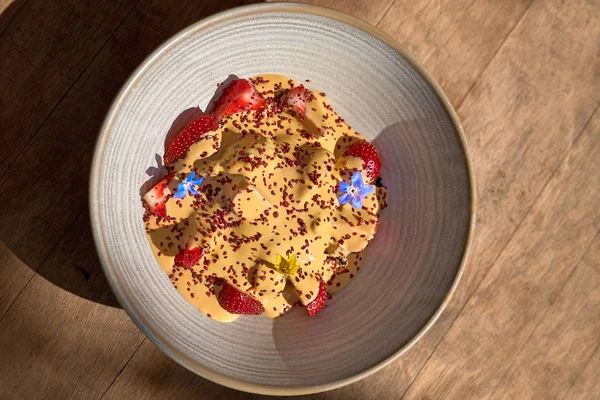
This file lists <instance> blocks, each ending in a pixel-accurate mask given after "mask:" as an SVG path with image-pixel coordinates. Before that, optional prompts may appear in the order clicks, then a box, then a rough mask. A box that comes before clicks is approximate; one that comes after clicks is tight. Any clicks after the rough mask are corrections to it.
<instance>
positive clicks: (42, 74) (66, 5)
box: [0, 0, 138, 177]
mask: <svg viewBox="0 0 600 400" xmlns="http://www.w3.org/2000/svg"><path fill="white" fill-rule="evenodd" d="M137 1H138V0H110V1H102V2H99V3H98V4H97V5H96V6H95V7H90V3H89V2H85V1H78V0H69V1H52V0H51V1H37V0H31V1H28V2H27V3H25V4H23V5H22V9H20V10H19V12H18V13H17V14H16V15H14V18H13V19H12V21H11V24H10V26H8V27H7V28H6V29H5V30H4V31H3V32H2V36H3V38H2V41H0V71H2V74H1V75H0V92H2V93H5V95H2V96H0V126H1V127H2V136H0V148H2V149H4V151H3V157H2V158H0V177H1V176H2V175H4V173H5V172H6V171H7V169H8V167H9V166H10V165H11V164H12V163H13V162H14V160H15V159H16V158H17V156H18V155H19V154H20V153H21V151H22V150H23V148H24V147H25V145H26V144H27V143H28V142H29V140H30V139H31V137H32V136H33V135H34V134H35V132H36V131H37V130H38V129H39V128H40V126H41V125H42V123H43V122H44V120H45V119H46V118H48V115H49V114H50V113H51V112H52V110H53V109H54V107H55V106H56V104H57V103H58V101H59V100H60V99H61V98H62V97H63V96H64V95H65V93H66V92H67V91H68V90H69V88H70V87H71V85H72V84H73V82H75V80H76V79H77V78H78V77H79V75H80V74H81V73H82V72H83V71H84V70H85V69H86V67H87V66H88V64H89V63H90V61H91V60H92V59H93V58H94V57H95V56H96V54H97V53H98V51H99V50H100V49H101V48H102V46H103V45H104V43H105V42H106V40H108V38H109V37H110V36H111V35H112V33H113V32H114V30H115V29H116V28H117V26H119V24H120V23H121V22H122V21H123V18H125V16H126V15H127V14H128V12H129V11H130V10H131V8H132V7H133V5H134V4H135V3H136V2H137ZM17 7H19V4H18V3H15V5H12V6H11V10H13V9H14V10H16V9H17ZM40 15H43V16H44V18H40V17H39V16H40ZM0 27H1V25H0ZM8 93H10V94H11V95H10V97H9V96H6V94H8Z"/></svg>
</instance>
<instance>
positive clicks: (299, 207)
mask: <svg viewBox="0 0 600 400" xmlns="http://www.w3.org/2000/svg"><path fill="white" fill-rule="evenodd" d="M223 86H225V87H224V88H223ZM221 89H222V95H220V97H219V99H218V100H217V101H216V103H215V104H214V105H213V106H212V107H211V108H212V110H211V112H208V113H203V115H201V116H199V117H197V118H196V119H194V120H193V121H192V122H190V123H189V124H188V125H187V126H185V127H184V128H183V129H182V130H181V131H179V132H176V131H175V132H172V135H171V136H172V137H171V138H169V139H167V143H166V149H165V154H164V157H163V160H164V164H165V167H166V168H165V171H164V174H163V176H160V177H158V179H160V180H159V181H158V182H157V183H156V184H155V185H154V186H153V187H152V189H150V190H149V191H148V192H147V193H146V194H145V195H144V196H143V204H144V207H145V208H146V213H145V214H144V221H145V225H146V232H147V233H148V238H149V241H150V245H151V246H152V249H153V252H154V254H155V256H156V259H157V260H158V261H159V263H160V265H161V267H162V268H163V270H164V271H165V272H166V273H167V274H168V276H169V278H170V280H171V282H172V283H173V286H174V287H175V288H176V289H177V290H178V291H179V293H180V294H181V295H182V296H184V298H185V299H186V300H187V301H188V302H190V303H191V304H193V305H194V306H195V307H196V308H198V310H200V311H201V312H202V313H203V314H204V315H206V316H208V317H210V318H213V319H216V320H218V321H222V322H230V321H233V320H235V319H237V317H238V316H239V315H240V314H250V315H252V314H256V315H258V314H262V315H265V316H267V317H271V318H275V317H278V316H281V315H283V314H284V313H286V312H287V311H289V310H290V309H291V308H292V307H293V306H294V305H302V306H304V307H305V308H306V309H307V311H308V313H309V315H311V316H314V315H316V314H317V313H318V312H319V311H320V310H321V309H322V308H323V306H324V304H325V302H326V300H327V297H330V296H331V295H333V294H334V293H336V292H337V291H339V290H340V289H341V288H342V287H344V286H346V285H347V284H348V283H349V282H350V281H351V280H352V278H354V277H355V276H356V273H357V272H358V270H359V269H360V267H361V261H362V260H363V255H362V254H361V252H363V250H365V248H366V247H367V244H368V243H369V241H370V240H371V239H372V238H373V237H374V235H375V232H376V230H377V227H378V225H379V216H378V214H379V212H380V211H381V210H382V209H383V208H384V207H385V205H386V201H387V190H386V188H385V186H383V184H382V179H381V177H380V176H379V174H380V169H381V162H380V160H379V156H378V154H377V150H376V149H375V147H374V146H373V145H372V144H370V143H369V142H368V140H367V139H366V138H365V137H364V136H362V135H360V134H359V133H357V132H355V131H354V130H353V129H352V128H351V127H350V126H349V125H348V124H347V123H346V122H345V120H344V119H343V118H342V117H340V116H339V115H337V114H336V112H335V111H334V109H333V107H332V106H331V105H330V104H329V103H328V101H327V99H326V95H325V93H322V92H316V91H313V90H310V89H308V88H307V87H305V86H304V85H303V84H301V83H300V82H296V81H294V80H292V79H290V78H287V77H285V76H281V75H276V74H270V75H259V76H256V77H253V78H250V79H248V80H246V79H233V80H231V79H230V82H226V83H225V84H224V85H221ZM223 89H224V90H223ZM156 179H157V178H156V177H155V178H153V181H155V180H156ZM363 181H364V182H363ZM145 186H147V185H145Z"/></svg>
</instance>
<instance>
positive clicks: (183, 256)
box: [175, 245, 202, 269]
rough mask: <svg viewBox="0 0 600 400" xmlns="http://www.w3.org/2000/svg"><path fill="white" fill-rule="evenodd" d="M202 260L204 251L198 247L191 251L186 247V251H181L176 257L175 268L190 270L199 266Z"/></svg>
mask: <svg viewBox="0 0 600 400" xmlns="http://www.w3.org/2000/svg"><path fill="white" fill-rule="evenodd" d="M201 258H202V250H200V249H199V248H198V247H194V248H192V249H190V248H189V247H188V246H187V245H186V246H185V249H182V250H180V251H179V253H177V255H176V256H175V266H176V267H184V268H186V269H189V268H192V267H193V266H194V265H196V264H198V262H199V261H200V259H201Z"/></svg>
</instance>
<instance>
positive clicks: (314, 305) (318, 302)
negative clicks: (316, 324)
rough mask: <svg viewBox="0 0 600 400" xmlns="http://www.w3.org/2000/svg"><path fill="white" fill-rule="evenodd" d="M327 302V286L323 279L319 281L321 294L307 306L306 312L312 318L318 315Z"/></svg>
mask: <svg viewBox="0 0 600 400" xmlns="http://www.w3.org/2000/svg"><path fill="white" fill-rule="evenodd" d="M325 300H327V285H326V284H325V282H323V280H322V279H320V280H319V293H318V294H317V297H316V298H315V299H314V300H313V301H311V302H310V303H308V304H307V305H306V311H308V314H309V315H310V316H311V317H314V316H315V315H317V313H318V312H319V311H321V308H323V305H325Z"/></svg>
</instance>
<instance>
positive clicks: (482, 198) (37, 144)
mask: <svg viewBox="0 0 600 400" xmlns="http://www.w3.org/2000/svg"><path fill="white" fill-rule="evenodd" d="M246 2H247V1H246ZM240 3H244V1H240V0H218V1H217V0H206V1H200V0H179V1H165V0H154V1H139V0H104V1H90V0H62V1H57V0H0V12H1V14H0V133H1V135H0V149H1V153H0V154H1V157H0V193H1V196H2V197H1V199H2V200H1V201H0V267H1V268H0V398H2V399H12V398H18V399H20V398H23V399H38V398H40V399H41V398H48V399H66V398H85V399H141V398H152V399H157V398H159V399H163V398H184V399H185V398H203V399H209V398H221V399H250V398H261V396H254V395H250V394H246V393H242V392H237V391H234V390H231V389H227V388H224V387H221V386H219V385H216V384H213V383H211V382H209V381H206V380H204V379H202V378H200V377H198V376H196V375H194V374H192V373H191V372H188V371H187V370H185V369H183V368H182V367H179V366H178V365H177V364H175V363H174V362H173V361H171V360H170V359H169V358H167V357H166V356H165V355H163V354H162V353H161V352H160V351H159V350H157V349H156V348H155V347H154V345H153V344H152V343H151V342H150V341H149V340H147V339H145V338H144V336H143V335H142V333H141V332H140V331H139V330H138V329H137V328H136V327H135V326H134V325H133V323H132V322H131V321H130V320H129V317H128V316H127V314H126V313H125V311H123V310H122V309H121V308H119V307H118V304H117V303H116V301H115V299H114V297H113V296H112V294H111V292H110V290H109V288H108V286H107V284H106V282H105V280H104V277H103V274H102V271H101V268H100V265H99V262H98V259H97V256H96V254H95V250H94V245H93V243H92V239H91V234H90V222H89V218H88V206H87V190H88V189H87V188H88V171H89V168H90V158H91V155H92V151H93V145H94V140H95V137H96V135H97V132H98V130H99V127H100V124H101V122H102V119H103V117H104V115H105V113H106V111H107V108H108V107H109V105H110V103H111V101H112V99H113V97H114V96H115V94H116V93H117V91H118V90H119V88H120V87H121V85H122V84H123V82H124V81H125V79H126V78H127V76H128V75H129V74H130V73H131V72H132V71H133V70H134V69H135V67H136V66H137V65H138V63H140V62H141V61H142V60H143V59H144V57H145V56H146V55H148V54H149V53H150V52H151V51H152V50H153V49H154V48H155V47H156V46H157V45H159V44H160V43H161V42H163V41H164V40H165V39H167V38H168V37H170V36H171V35H173V34H174V33H176V32H177V31H179V30H181V29H182V28H184V27H185V26H187V25H189V24H191V23H193V22H195V21H197V20H199V19H201V18H203V17H205V16H207V15H210V14H212V13H215V12H217V11H220V10H223V9H226V8H230V7H234V6H237V5H238V4H240ZM317 3H319V4H322V5H326V6H330V7H333V8H337V9H339V10H342V11H344V12H347V13H350V14H353V15H355V16H357V17H359V18H362V19H363V20H365V21H368V22H370V23H371V24H373V25H377V26H378V27H379V28H381V29H382V30H384V31H385V32H387V33H389V34H390V35H392V36H393V37H395V38H396V39H397V40H398V41H400V42H401V43H403V44H405V45H406V46H407V47H408V49H409V50H410V51H412V52H413V53H414V54H415V55H416V56H417V58H419V59H420V60H421V61H422V62H423V64H424V65H425V66H426V68H428V69H429V71H430V72H431V73H432V74H433V75H434V77H435V78H436V79H437V80H438V82H440V83H441V85H442V87H443V88H444V90H445V91H446V93H447V94H448V96H449V97H450V100H451V101H452V103H453V104H454V106H455V107H456V109H457V110H458V113H459V115H460V118H461V120H462V122H463V124H464V129H465V132H466V134H467V139H468V142H469V148H470V151H471V155H472V159H473V163H474V167H475V176H476V181H477V190H478V197H479V204H478V218H477V219H478V221H477V228H476V236H475V243H474V247H473V251H472V256H471V259H470V263H469V266H468V268H467V271H466V273H465V275H464V278H463V279H462V282H461V284H460V286H459V288H458V292H457V293H456V295H455V296H454V297H453V299H452V301H451V302H450V305H449V307H448V308H447V309H446V311H445V312H444V313H443V315H442V317H441V319H440V320H439V321H438V322H437V324H436V325H435V327H434V328H433V329H432V330H431V331H430V332H429V333H428V334H427V335H426V336H425V338H424V339H422V340H421V341H420V342H419V343H418V344H417V345H416V346H414V347H413V348H412V349H411V350H410V351H409V352H408V353H407V354H406V355H405V356H403V357H402V358H401V359H399V360H397V361H396V362H394V363H393V364H392V365H390V366H388V367H387V368H385V369H383V370H382V371H380V372H378V373H376V374H374V375H372V376H371V377H369V378H367V379H365V380H363V381H361V382H359V383H356V384H354V385H351V386H348V387H345V388H341V389H338V390H334V391H332V392H328V393H323V394H320V395H318V396H316V398H319V399H398V398H401V397H404V398H406V399H413V398H418V399H423V398H426V399H430V398H457V399H462V398H476V399H486V398H536V399H554V398H556V399H558V398H568V399H576V398H581V399H592V398H600V347H599V345H600V235H599V234H598V232H599V228H600V208H599V207H598V204H599V202H600V196H599V194H600V155H599V153H600V111H598V105H599V102H600V59H599V57H600V1H599V0H567V1H565V0H512V1H494V0H453V1H442V0H427V1H418V0H417V1H415V0H395V1H394V0H364V1H360V0H340V1H337V0H322V1H320V0H319V1H317Z"/></svg>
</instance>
